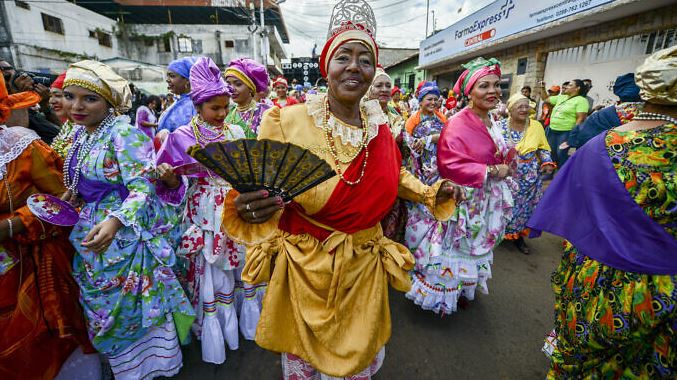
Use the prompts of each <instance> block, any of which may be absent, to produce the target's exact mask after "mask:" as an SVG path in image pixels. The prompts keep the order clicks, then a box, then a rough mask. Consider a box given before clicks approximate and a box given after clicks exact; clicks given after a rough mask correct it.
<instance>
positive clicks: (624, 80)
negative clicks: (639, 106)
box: [614, 73, 642, 102]
mask: <svg viewBox="0 0 677 380" xmlns="http://www.w3.org/2000/svg"><path fill="white" fill-rule="evenodd" d="M614 94H615V95H616V96H618V97H619V98H620V99H621V102H641V101H642V98H640V96H639V87H638V86H637V84H635V74H634V73H627V74H625V75H621V76H619V77H618V78H616V82H615V83H614Z"/></svg>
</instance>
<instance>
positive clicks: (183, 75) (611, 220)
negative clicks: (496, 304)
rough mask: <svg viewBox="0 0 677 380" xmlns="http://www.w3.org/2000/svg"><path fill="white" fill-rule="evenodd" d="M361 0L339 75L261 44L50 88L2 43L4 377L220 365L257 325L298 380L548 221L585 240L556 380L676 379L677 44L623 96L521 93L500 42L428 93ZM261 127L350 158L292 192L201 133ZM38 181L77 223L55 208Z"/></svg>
mask: <svg viewBox="0 0 677 380" xmlns="http://www.w3.org/2000/svg"><path fill="white" fill-rule="evenodd" d="M353 2H354V1H353ZM347 3H348V2H344V1H342V2H339V3H338V4H337V6H336V7H335V8H334V12H333V14H332V19H331V24H330V25H331V26H330V29H329V33H328V39H327V41H326V43H325V45H324V48H323V51H322V55H321V56H320V70H321V73H322V75H323V77H324V78H325V80H326V84H327V86H326V88H322V89H319V88H318V89H310V90H306V91H304V90H303V88H300V89H297V88H295V87H294V84H293V83H292V84H290V82H288V80H287V79H286V78H284V77H277V78H274V79H272V80H271V78H269V76H268V72H267V70H266V68H265V67H264V66H263V65H262V64H260V63H258V62H256V61H254V60H251V59H249V58H239V59H235V60H232V61H231V62H230V63H229V64H228V66H227V67H226V68H225V70H221V69H220V68H219V67H218V66H217V65H216V64H215V63H214V62H213V61H212V60H211V59H210V58H207V57H185V58H180V59H177V60H175V61H173V62H171V63H170V64H169V65H168V67H167V85H168V89H169V91H170V92H171V94H172V96H170V97H169V98H165V99H163V98H161V97H158V96H147V97H140V96H138V94H137V96H133V92H134V91H135V90H134V89H133V88H131V87H130V83H129V82H128V81H126V80H125V79H123V78H122V77H120V76H119V75H118V74H116V73H115V72H114V71H113V70H112V69H111V68H110V67H108V66H107V65H105V64H103V63H100V62H97V61H94V60H85V61H80V62H76V63H73V64H71V65H70V66H69V68H68V70H67V71H66V72H64V73H63V74H61V75H60V76H59V77H58V78H57V79H56V80H54V81H53V83H52V84H51V88H47V87H46V86H45V85H43V84H40V83H34V82H33V81H32V79H31V78H30V76H27V75H24V74H23V73H21V72H18V71H16V70H15V69H14V68H13V67H12V66H11V65H10V64H9V63H8V62H7V61H3V60H0V68H1V69H2V71H3V76H1V77H0V121H1V124H3V126H1V127H0V180H1V181H2V185H1V188H2V191H0V313H1V314H0V377H2V378H4V379H14V378H26V379H33V378H36V379H37V378H40V379H52V378H56V379H98V378H101V377H102V374H103V373H105V372H106V371H110V372H112V375H113V376H114V378H116V379H142V378H144V379H145V378H154V377H161V376H164V377H171V376H174V375H176V374H177V373H178V372H179V371H180V369H181V368H182V365H183V359H182V353H181V345H185V344H188V343H189V342H190V341H191V340H193V339H197V340H198V341H199V345H200V347H201V354H202V360H203V361H205V362H208V363H215V364H221V363H224V362H225V361H226V354H227V351H228V350H235V349H237V348H238V347H239V341H240V339H241V338H244V339H246V340H255V341H256V343H257V344H258V345H259V346H261V347H263V348H264V349H267V350H270V351H273V352H278V353H281V359H280V360H281V366H282V375H283V378H284V379H291V380H297V379H298V380H300V379H320V378H322V379H325V378H329V379H335V378H344V379H355V380H357V379H360V380H362V379H369V378H371V376H373V375H374V374H375V373H376V372H377V371H378V369H379V368H380V366H381V365H382V363H383V361H384V358H385V345H386V344H387V342H388V340H389V338H390V335H391V323H390V309H389V303H388V287H389V286H392V287H393V288H395V289H396V290H398V291H400V292H403V293H404V296H405V297H406V298H408V299H410V300H411V301H412V302H414V303H415V304H416V305H419V306H420V307H421V308H422V309H424V310H429V311H431V312H434V313H438V314H440V315H446V314H451V313H454V312H457V311H458V309H459V308H460V309H465V308H467V307H470V306H471V303H470V301H472V300H473V299H474V298H475V292H476V291H479V292H481V293H488V280H489V279H490V278H491V267H492V265H493V251H494V249H495V248H496V247H497V245H498V244H500V243H501V242H502V241H503V240H507V241H512V242H513V243H514V245H515V246H516V248H517V249H518V250H519V251H521V252H522V253H524V254H529V253H530V248H529V246H528V245H527V243H526V240H525V239H526V238H527V237H531V238H536V237H537V236H538V235H539V234H540V233H541V232H542V231H546V232H550V233H553V234H555V235H558V236H561V237H562V238H564V239H565V240H564V251H563V256H562V260H561V262H560V264H559V267H558V268H556V269H555V271H554V273H553V276H552V287H553V291H554V293H555V305H554V313H555V326H554V329H553V331H552V332H551V333H550V334H548V338H547V342H546V347H547V348H548V349H546V350H545V351H547V353H548V355H549V356H550V360H551V366H550V370H549V373H548V378H549V379H550V378H551V379H562V378H565V379H579V378H590V379H596V378H609V379H617V378H638V379H652V378H675V376H677V370H676V367H677V339H676V337H675V332H674V331H675V329H676V328H677V308H676V307H675V306H676V305H677V291H675V289H676V285H677V260H676V259H677V257H675V255H677V240H676V238H677V227H676V223H677V220H676V218H677V212H676V205H677V203H676V202H677V180H676V178H675V173H677V130H676V129H675V127H676V123H677V108H676V107H677V97H676V96H677V95H676V94H677V91H676V90H675V88H676V86H677V48H676V47H673V48H668V49H665V50H661V51H659V52H657V53H655V54H653V55H651V56H650V57H649V58H647V59H646V61H645V62H644V63H643V64H642V65H641V66H639V67H638V68H637V69H636V71H635V72H634V73H628V74H624V75H621V76H619V77H618V79H617V80H616V84H615V86H614V93H615V94H616V95H618V97H619V99H620V102H619V103H618V104H616V105H613V106H609V107H606V108H597V109H594V107H593V105H592V104H591V99H589V98H586V95H587V91H589V89H590V86H591V83H590V82H589V80H588V81H586V80H579V79H573V80H570V81H568V82H566V83H564V84H563V85H562V86H561V87H560V86H558V85H553V86H551V87H549V88H548V89H546V86H545V83H543V82H541V83H539V85H538V88H537V90H538V94H539V95H540V101H539V102H536V100H534V99H533V98H532V97H531V96H532V93H531V88H530V87H529V86H525V87H524V88H523V89H522V91H520V93H516V94H512V95H511V96H506V94H502V92H501V87H500V82H501V81H500V80H501V75H502V72H501V63H500V62H499V61H498V60H497V59H495V58H490V59H485V58H481V57H478V58H475V59H473V60H471V61H470V62H468V63H466V64H464V65H463V69H464V71H463V72H462V74H461V75H460V77H459V78H458V80H457V82H456V84H455V86H454V87H453V89H452V90H446V89H445V90H440V88H439V87H438V86H437V84H436V83H435V82H433V81H423V82H421V83H420V84H419V85H418V86H417V88H416V90H415V91H414V93H413V97H412V99H410V100H411V101H407V100H406V99H405V98H403V97H402V91H401V90H400V89H398V88H397V87H395V86H394V85H393V82H392V79H391V78H390V76H389V75H388V74H387V73H386V72H385V71H384V70H383V69H382V68H381V67H380V66H379V65H378V46H377V44H376V40H375V35H376V27H377V25H376V21H375V18H374V14H373V11H372V10H371V8H370V7H369V5H368V4H367V3H366V2H364V3H363V4H362V6H361V7H352V6H347ZM290 89H291V90H292V91H293V92H294V93H289V90H290ZM270 92H272V93H273V96H270V95H269V93H270ZM133 97H134V98H136V100H137V102H136V103H137V104H136V107H134V109H133V111H131V112H130V109H132V98H133ZM506 98H507V101H506V102H505V103H504V102H503V101H502V100H501V99H506ZM168 99H169V100H168ZM130 114H131V115H132V116H134V122H132V120H131V119H130V117H129V115H130ZM238 139H267V140H273V141H278V142H282V143H290V144H295V145H298V146H301V147H303V148H305V149H308V150H309V151H311V152H312V153H314V154H315V155H317V156H318V157H319V158H321V159H322V160H324V161H326V162H327V163H328V164H329V165H330V166H331V168H332V169H334V171H335V172H336V175H335V176H334V177H332V178H330V179H329V180H327V181H325V182H322V183H321V184H319V185H317V186H316V187H314V188H312V189H311V190H310V191H308V192H305V193H303V194H301V195H299V196H297V197H295V198H294V199H293V200H292V201H290V202H285V201H284V200H283V199H282V198H281V197H280V196H276V195H274V194H272V193H270V192H268V191H266V190H259V191H252V192H244V193H238V192H237V191H236V190H234V189H233V187H232V185H231V184H230V183H228V182H227V181H226V180H225V179H223V178H221V177H219V176H218V175H216V174H215V173H214V172H213V171H211V170H209V169H207V168H206V167H204V166H201V165H200V164H199V163H198V162H197V161H196V159H195V158H193V157H192V156H191V155H189V154H188V150H189V148H191V147H192V146H195V145H197V146H202V147H204V146H206V145H207V144H210V143H214V142H227V141H232V140H238ZM553 175H554V179H553ZM550 179H552V182H549V181H550ZM546 183H549V187H548V188H547V191H546V189H545V184H546ZM34 194H48V195H53V196H56V197H58V198H60V199H62V200H64V201H66V202H68V203H70V204H71V205H72V206H73V207H75V208H76V209H77V212H78V218H77V223H76V224H75V225H74V226H72V227H68V226H61V225H58V224H53V223H48V222H46V221H44V220H42V219H41V218H39V217H37V216H36V215H34V214H33V213H32V212H31V211H30V209H29V207H28V205H27V202H28V201H27V200H28V199H29V196H31V195H34ZM544 333H545V332H544ZM36 358H39V360H36Z"/></svg>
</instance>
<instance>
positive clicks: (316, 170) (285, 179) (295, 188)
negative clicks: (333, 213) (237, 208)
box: [188, 139, 336, 202]
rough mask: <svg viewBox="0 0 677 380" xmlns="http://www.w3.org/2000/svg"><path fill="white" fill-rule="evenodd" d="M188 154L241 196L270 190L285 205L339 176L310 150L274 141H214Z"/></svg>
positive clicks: (192, 148) (193, 147)
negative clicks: (251, 192)
mask: <svg viewBox="0 0 677 380" xmlns="http://www.w3.org/2000/svg"><path fill="white" fill-rule="evenodd" d="M188 154H190V155H191V156H192V157H193V158H195V159H196V160H197V161H198V162H200V163H201V164H202V165H204V166H205V167H207V168H208V169H210V170H212V171H213V172H214V173H216V174H218V175H219V176H220V177H222V178H223V179H225V180H226V181H228V182H229V183H230V184H231V185H232V186H233V188H234V189H235V190H237V191H238V192H240V193H248V192H250V191H256V190H268V191H269V192H270V193H271V194H272V195H273V196H280V197H281V198H282V199H283V200H284V201H285V202H289V201H291V200H292V198H294V197H296V196H297V195H299V194H301V193H303V192H305V191H307V190H310V189H312V188H313V187H315V186H317V185H319V184H320V183H322V182H324V181H326V180H328V179H329V178H331V177H333V176H334V175H336V173H335V172H334V170H333V169H332V168H331V166H330V165H329V164H328V163H327V162H326V161H324V160H322V159H321V158H319V157H318V156H316V155H315V154H313V153H312V152H310V151H309V150H307V149H304V148H301V147H300V146H298V145H294V144H289V143H283V142H279V141H273V140H253V139H240V140H233V141H221V142H213V143H209V144H207V145H206V146H205V147H204V148H203V147H201V146H199V145H195V146H192V147H190V148H189V149H188Z"/></svg>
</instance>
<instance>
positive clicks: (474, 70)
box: [454, 57, 501, 97]
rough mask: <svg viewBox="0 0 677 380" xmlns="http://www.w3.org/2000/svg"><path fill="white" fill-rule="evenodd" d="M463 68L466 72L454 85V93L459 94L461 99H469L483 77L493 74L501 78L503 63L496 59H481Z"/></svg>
mask: <svg viewBox="0 0 677 380" xmlns="http://www.w3.org/2000/svg"><path fill="white" fill-rule="evenodd" d="M461 66H462V67H464V68H465V69H466V70H465V71H464V72H463V74H461V76H460V77H459V78H458V80H457V81H456V84H455V85H454V93H455V94H458V96H459V97H463V96H466V97H467V96H468V94H470V90H472V88H473V86H474V85H475V83H477V81H478V80H479V79H480V78H482V77H485V76H487V75H492V74H494V75H497V76H498V77H499V78H500V77H501V62H500V61H499V60H498V59H496V58H490V59H489V60H486V59H484V58H482V57H479V58H475V59H473V60H472V61H470V62H468V63H466V64H465V65H461Z"/></svg>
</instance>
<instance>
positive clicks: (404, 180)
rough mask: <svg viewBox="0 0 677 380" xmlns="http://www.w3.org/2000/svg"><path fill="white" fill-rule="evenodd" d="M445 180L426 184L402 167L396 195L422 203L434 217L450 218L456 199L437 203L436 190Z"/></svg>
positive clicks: (444, 219)
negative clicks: (429, 184) (430, 184)
mask: <svg viewBox="0 0 677 380" xmlns="http://www.w3.org/2000/svg"><path fill="white" fill-rule="evenodd" d="M444 182H448V181H446V180H439V181H437V182H435V183H434V184H433V185H432V186H426V185H425V184H423V182H421V181H420V180H419V179H418V178H416V177H415V176H414V175H413V174H411V173H409V171H407V170H406V169H404V168H401V169H400V183H399V187H398V189H397V196H399V197H400V198H403V199H406V200H409V201H413V202H417V203H422V204H424V205H425V206H426V207H427V208H428V210H429V211H430V213H431V214H432V215H433V216H434V217H435V219H437V220H440V221H446V220H449V218H451V216H452V215H453V214H454V211H456V201H455V200H453V199H448V200H446V201H444V202H441V203H437V192H438V191H439V190H440V187H442V184H444Z"/></svg>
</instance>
